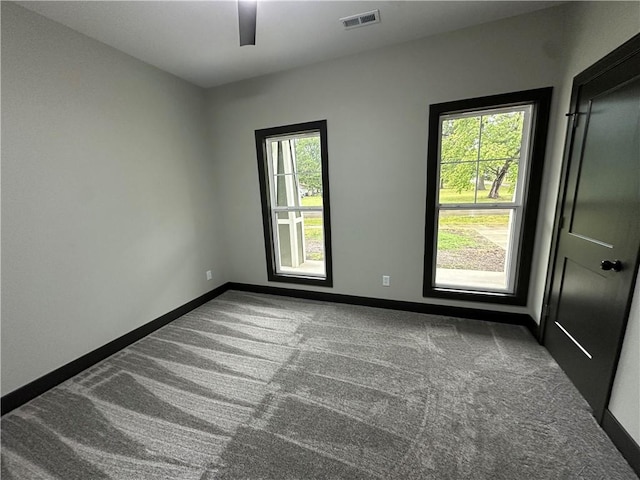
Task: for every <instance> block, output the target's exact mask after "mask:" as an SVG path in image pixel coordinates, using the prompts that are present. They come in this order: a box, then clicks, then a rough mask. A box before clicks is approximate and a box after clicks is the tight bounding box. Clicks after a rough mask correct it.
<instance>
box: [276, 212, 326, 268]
mask: <svg viewBox="0 0 640 480" xmlns="http://www.w3.org/2000/svg"><path fill="white" fill-rule="evenodd" d="M278 255H279V268H278V271H279V272H281V273H295V274H303V275H312V276H313V275H318V276H323V275H324V274H325V262H324V260H325V252H324V226H323V220H322V211H320V210H318V211H304V212H300V211H294V212H278Z"/></svg>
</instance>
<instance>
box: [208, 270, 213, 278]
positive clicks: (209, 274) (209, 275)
mask: <svg viewBox="0 0 640 480" xmlns="http://www.w3.org/2000/svg"><path fill="white" fill-rule="evenodd" d="M212 278H213V276H212V275H211V270H207V280H211V279H212Z"/></svg>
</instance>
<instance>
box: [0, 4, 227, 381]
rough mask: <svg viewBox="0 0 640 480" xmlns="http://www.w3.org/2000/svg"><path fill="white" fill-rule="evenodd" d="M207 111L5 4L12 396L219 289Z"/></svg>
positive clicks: (5, 279) (168, 85)
mask: <svg viewBox="0 0 640 480" xmlns="http://www.w3.org/2000/svg"><path fill="white" fill-rule="evenodd" d="M205 109H206V105H205V103H204V92H203V91H202V90H201V89H199V88H197V87H194V86H192V85H190V84H188V83H186V82H184V81H182V80H179V79H177V78H175V77H173V76H171V75H169V74H166V73H163V72H161V71H159V70H157V69H155V68H153V67H150V66H148V65H145V64H143V63H141V62H139V61H137V60H134V59H133V58H131V57H129V56H127V55H125V54H123V53H120V52H118V51H116V50H114V49H112V48H110V47H107V46H105V45H103V44H101V43H99V42H96V41H93V40H91V39H89V38H87V37H85V36H83V35H81V34H79V33H76V32H74V31H72V30H70V29H67V28H65V27H63V26H61V25H59V24H57V23H54V22H51V21H49V20H47V19H44V18H43V17H40V16H38V15H35V14H33V13H31V12H29V11H27V10H25V9H23V8H21V7H19V6H16V5H14V4H11V3H7V2H2V392H3V393H8V392H10V391H12V390H14V389H15V388H18V387H20V386H22V385H24V384H25V383H27V382H29V381H32V380H34V379H36V378H38V377H39V376H41V375H43V374H46V373H48V372H50V371H52V370H54V369H55V368H57V367H59V366H61V365H63V364H65V363H67V362H69V361H71V360H74V359H75V358H77V357H79V356H81V355H83V354H85V353H87V352H89V351H91V350H93V349H95V348H97V347H100V346H102V345H104V344H105V343H107V342H109V341H111V340H113V339H114V338H117V337H118V336H120V335H123V334H125V333H127V332H129V331H131V330H133V329H134V328H136V327H138V326H140V325H142V324H144V323H147V322H149V321H150V320H153V319H154V318H157V317H158V316H160V315H162V314H164V313H166V312H168V311H170V310H172V309H174V308H176V307H178V306H180V305H182V304H184V303H186V302H188V301H190V300H192V299H194V298H196V297H198V296H199V295H201V294H203V293H205V292H207V291H209V290H211V289H213V288H215V287H217V286H219V285H220V284H222V283H224V282H225V281H226V279H227V274H226V271H225V265H224V261H223V258H224V257H223V254H222V252H223V249H222V248H221V238H220V231H219V225H220V221H219V214H220V209H219V202H218V200H217V198H216V192H215V190H214V187H213V181H212V179H213V178H214V176H215V175H214V167H215V165H214V164H213V163H212V161H211V155H210V149H209V145H208V143H207V141H206V134H207V131H206V126H205V125H206V113H205ZM209 269H211V270H213V276H214V277H213V280H212V281H208V282H207V281H206V279H205V270H209Z"/></svg>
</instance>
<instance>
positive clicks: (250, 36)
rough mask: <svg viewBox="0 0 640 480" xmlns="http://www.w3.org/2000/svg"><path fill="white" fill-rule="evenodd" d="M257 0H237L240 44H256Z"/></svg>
mask: <svg viewBox="0 0 640 480" xmlns="http://www.w3.org/2000/svg"><path fill="white" fill-rule="evenodd" d="M257 10H258V2H257V0H238V20H239V24H240V46H241V47H242V46H243V45H255V44H256V12H257Z"/></svg>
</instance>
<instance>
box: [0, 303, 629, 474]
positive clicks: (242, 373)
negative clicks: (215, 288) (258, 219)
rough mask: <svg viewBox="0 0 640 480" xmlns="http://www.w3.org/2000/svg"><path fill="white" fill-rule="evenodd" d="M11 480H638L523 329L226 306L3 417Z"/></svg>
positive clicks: (313, 308) (305, 308)
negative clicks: (573, 479)
mask: <svg viewBox="0 0 640 480" xmlns="http://www.w3.org/2000/svg"><path fill="white" fill-rule="evenodd" d="M1 473H2V479H3V480H12V479H29V480H31V479H34V480H40V479H43V480H44V479H61V480H75V479H78V480H93V479H151V480H153V479H158V480H160V479H162V480H167V479H184V480H187V479H189V480H213V479H221V480H231V479H238V480H239V479H255V480H258V479H273V480H287V479H291V480H292V479H300V480H306V479H349V480H356V479H403V480H404V479H434V480H446V479H474V480H481V479H504V480H514V479H527V480H535V479H572V478H575V479H578V478H580V479H605V478H606V479H609V480H614V479H629V480H631V479H636V478H637V477H636V476H635V475H634V473H633V471H632V470H631V468H630V467H629V465H628V464H627V463H626V462H625V460H624V459H623V457H622V456H621V455H620V454H619V453H618V451H617V450H616V449H615V447H614V446H613V444H612V443H611V442H610V440H609V439H608V437H607V436H606V435H605V434H604V432H603V431H602V430H601V429H600V428H599V427H598V425H597V424H596V422H595V420H594V419H593V417H592V416H591V414H590V413H589V408H588V406H587V404H586V402H585V401H584V400H583V399H582V397H581V396H580V395H579V394H578V392H577V391H576V390H575V388H574V387H573V386H572V384H571V383H570V382H569V380H568V379H567V377H566V376H565V375H564V373H563V372H562V371H561V370H560V368H559V367H558V365H557V364H556V363H555V362H554V361H553V360H552V359H551V357H550V356H549V355H548V354H547V353H546V351H545V350H544V349H543V348H542V347H541V346H539V345H538V344H537V343H536V342H535V341H534V339H533V338H532V337H531V335H530V334H529V333H528V332H527V331H526V330H525V329H524V328H523V327H518V326H513V325H504V324H498V323H491V322H481V321H475V320H462V319H455V318H447V317H439V316H432V315H424V314H417V313H407V312H397V311H392V310H382V309H374V308H368V307H358V306H350V305H340V304H331V303H323V302H314V301H305V300H296V299H291V298H286V297H276V296H268V295H259V294H249V293H239V292H234V291H229V292H226V293H224V294H223V295H221V296H220V297H218V298H216V299H214V300H212V301H211V302H209V303H207V304H206V305H203V306H202V307H200V308H198V309H196V310H194V311H192V312H191V313H189V314H187V315H185V316H183V317H181V318H179V319H178V320H176V321H174V322H172V323H171V324H169V325H167V326H165V327H163V328H161V329H160V330H157V331H156V332H154V333H153V334H151V335H149V336H148V337H146V338H144V339H142V340H140V341H139V342H137V343H135V344H133V345H131V346H129V347H128V348H125V349H124V350H122V351H121V352H119V353H117V354H116V355H113V356H112V357H110V358H108V359H107V360H105V361H103V362H101V363H99V364H97V365H95V366H94V367H92V368H90V369H88V370H86V371H85V372H83V373H82V374H80V375H78V376H76V377H74V378H72V379H70V380H68V381H66V382H64V383H63V384H61V385H59V386H58V387H56V388H54V389H52V390H50V391H48V392H47V393H45V394H43V395H42V396H40V397H38V398H36V399H34V400H32V401H31V402H29V403H27V404H25V405H23V406H22V407H20V408H18V409H16V410H14V411H13V412H11V413H10V414H8V415H6V416H5V417H3V418H2V471H1Z"/></svg>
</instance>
